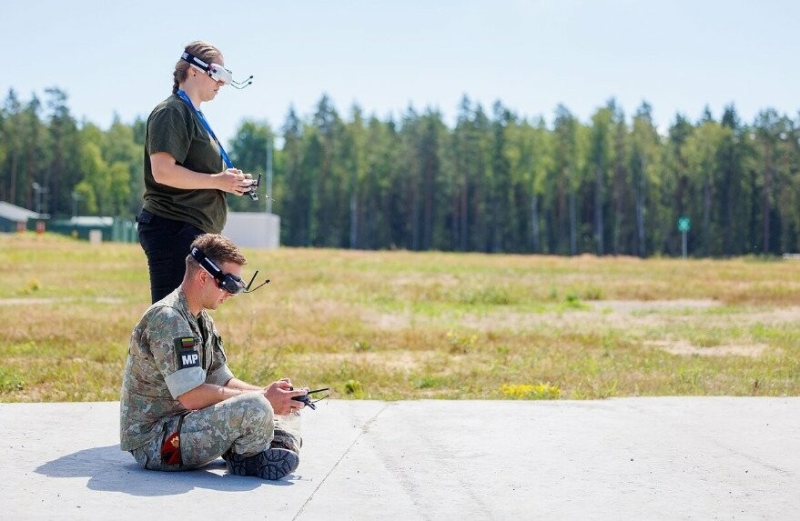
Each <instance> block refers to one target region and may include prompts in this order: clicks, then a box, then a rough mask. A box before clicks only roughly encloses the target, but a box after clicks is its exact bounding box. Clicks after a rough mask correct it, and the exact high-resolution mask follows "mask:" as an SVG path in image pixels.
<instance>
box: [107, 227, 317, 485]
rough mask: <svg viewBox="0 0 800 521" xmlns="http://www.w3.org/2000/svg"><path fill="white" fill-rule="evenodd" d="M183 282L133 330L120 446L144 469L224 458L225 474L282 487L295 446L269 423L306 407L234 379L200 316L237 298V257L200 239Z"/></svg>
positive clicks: (229, 246)
mask: <svg viewBox="0 0 800 521" xmlns="http://www.w3.org/2000/svg"><path fill="white" fill-rule="evenodd" d="M190 251H191V253H190V254H189V255H188V256H187V257H186V273H185V275H184V278H183V282H182V283H181V285H180V286H178V288H177V289H175V290H174V291H173V292H172V293H170V294H169V295H168V296H166V297H164V298H163V299H162V300H160V301H158V302H156V303H155V304H153V305H152V306H150V308H149V309H148V310H147V311H146V312H145V313H144V315H143V316H142V318H141V319H140V320H139V323H138V324H136V327H135V328H134V330H133V333H132V335H131V340H130V345H129V347H128V362H127V365H126V367H125V374H124V377H123V382H122V394H121V398H120V448H121V449H122V450H125V451H130V453H131V454H132V455H133V457H134V458H135V459H136V461H137V462H138V463H139V465H141V466H142V467H144V468H146V469H151V470H165V471H180V470H188V469H195V468H198V467H201V466H203V465H205V464H207V463H209V462H211V461H212V460H214V459H216V458H218V457H220V456H222V457H223V458H224V459H225V461H226V464H227V467H228V470H229V471H230V472H231V473H232V474H237V475H242V476H258V477H260V478H262V479H270V480H275V479H280V478H282V477H284V476H286V475H287V474H290V473H291V472H294V470H295V469H296V468H297V465H298V464H299V462H300V460H299V449H300V445H301V440H300V439H299V437H296V436H295V435H294V434H293V433H291V432H288V431H284V430H282V429H280V424H279V423H278V424H277V428H276V421H278V420H276V418H275V415H276V414H277V415H284V414H290V413H293V412H294V411H295V410H299V409H300V408H302V407H304V406H305V404H304V403H303V402H299V401H296V400H293V399H292V398H293V397H295V396H304V395H306V394H307V389H302V390H293V388H292V384H291V382H290V381H289V380H288V379H286V378H284V379H282V380H278V381H276V382H273V383H271V384H270V385H269V386H267V387H257V386H255V385H251V384H248V383H245V382H243V381H241V380H238V379H237V378H236V377H234V375H233V373H231V371H230V369H228V366H227V364H226V356H225V350H224V349H223V346H222V339H221V338H220V336H219V335H218V334H217V330H216V328H215V327H214V322H213V321H212V320H211V317H210V316H209V315H208V313H207V312H206V310H207V309H216V308H217V307H218V306H219V305H220V304H222V303H223V302H225V300H226V299H227V298H228V297H230V296H231V295H235V294H237V293H240V292H241V291H243V290H244V289H245V288H244V284H243V282H242V280H241V271H242V266H243V265H244V264H245V263H246V262H247V261H246V259H245V257H244V255H243V254H242V252H241V251H240V250H239V248H238V247H236V245H235V244H233V243H232V242H231V241H230V240H229V239H227V238H226V237H223V236H221V235H216V234H207V235H201V236H200V237H198V238H197V239H195V241H194V242H193V243H192V245H191V250H190Z"/></svg>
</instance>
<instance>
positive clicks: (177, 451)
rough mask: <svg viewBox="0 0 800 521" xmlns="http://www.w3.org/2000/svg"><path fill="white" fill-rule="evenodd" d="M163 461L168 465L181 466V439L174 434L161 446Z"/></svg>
mask: <svg viewBox="0 0 800 521" xmlns="http://www.w3.org/2000/svg"><path fill="white" fill-rule="evenodd" d="M161 461H163V462H164V463H166V464H167V465H180V463H181V438H180V436H178V433H177V432H173V433H172V435H170V437H169V438H167V439H166V440H165V441H164V444H163V445H162V446H161Z"/></svg>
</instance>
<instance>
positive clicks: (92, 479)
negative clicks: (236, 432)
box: [36, 445, 292, 496]
mask: <svg viewBox="0 0 800 521" xmlns="http://www.w3.org/2000/svg"><path fill="white" fill-rule="evenodd" d="M36 472H37V473H38V474H42V475H45V476H47V477H51V478H78V477H88V478H89V482H88V483H87V487H88V488H89V489H90V490H96V491H102V492H122V493H124V494H130V495H132V496H171V495H180V494H185V493H187V492H189V491H191V490H194V489H197V488H202V489H209V490H218V491H230V492H241V491H248V490H253V489H256V488H259V487H261V486H264V485H272V486H279V487H285V486H291V485H292V482H291V481H265V480H262V479H258V478H250V477H241V476H230V475H228V474H227V472H226V470H225V462H224V461H223V460H222V459H218V460H216V461H213V462H211V463H210V464H208V465H207V466H205V467H203V468H202V469H198V470H192V471H186V472H159V471H153V470H145V469H143V468H141V467H140V466H139V465H138V464H137V463H136V462H135V461H134V460H133V457H132V456H130V455H129V454H127V453H125V452H122V451H121V450H120V448H119V445H109V446H107V447H92V448H89V449H84V450H80V451H78V452H74V453H72V454H67V455H66V456H62V457H60V458H58V459H56V460H53V461H50V462H47V463H45V464H44V465H41V466H39V467H37V468H36Z"/></svg>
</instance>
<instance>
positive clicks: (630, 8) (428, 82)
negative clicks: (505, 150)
mask: <svg viewBox="0 0 800 521" xmlns="http://www.w3.org/2000/svg"><path fill="white" fill-rule="evenodd" d="M0 20H2V21H3V29H2V31H0V43H2V48H3V49H5V50H6V52H5V53H4V57H3V62H2V63H3V68H2V71H1V72H0V94H1V95H2V98H3V100H5V98H6V95H7V93H8V90H9V89H10V88H13V89H14V90H15V91H16V92H17V94H18V95H19V96H20V97H21V98H22V99H23V100H24V101H28V100H29V99H30V98H31V96H32V94H34V93H35V94H36V95H38V96H40V97H44V89H45V88H47V87H52V86H56V87H60V88H61V89H63V90H65V91H66V92H67V94H68V106H69V107H70V109H71V111H72V114H73V116H75V117H76V118H77V119H78V120H79V121H89V122H92V123H95V124H97V125H99V126H100V127H102V128H107V127H108V125H109V123H110V122H111V121H112V118H113V116H114V115H115V114H117V115H118V116H119V117H120V118H121V119H122V120H123V121H124V122H126V123H128V122H131V121H133V119H134V118H136V117H137V116H141V117H146V116H147V114H148V113H149V112H150V110H151V109H152V107H153V106H154V105H155V104H156V103H158V102H159V101H161V100H162V99H163V98H165V97H166V96H167V95H169V93H170V90H171V87H172V79H171V73H172V70H173V67H174V64H175V62H176V60H177V59H178V57H179V55H180V52H181V50H182V49H183V46H184V45H185V44H186V43H188V42H189V41H191V40H195V39H205V40H208V41H210V42H211V43H213V44H215V45H217V46H218V47H219V48H220V49H221V50H222V52H223V54H224V55H225V60H226V65H227V66H228V68H230V69H232V70H233V72H234V78H238V79H241V78H244V77H246V76H248V75H250V74H252V75H254V77H255V79H254V83H253V85H252V86H251V87H248V88H247V89H245V90H242V91H236V90H234V89H232V88H230V87H228V88H225V89H223V91H222V92H221V93H220V95H219V96H218V97H217V99H216V100H215V101H213V102H211V103H207V104H204V106H203V110H204V112H205V114H206V116H207V117H208V119H209V121H210V122H211V126H212V127H213V128H214V130H215V131H216V133H217V134H218V135H219V136H220V138H221V139H222V140H223V142H225V143H227V142H228V140H229V139H230V138H231V137H232V136H233V134H234V132H235V130H236V128H237V126H238V125H239V123H240V122H241V121H242V120H243V119H253V120H257V121H262V122H263V121H266V122H268V123H269V124H270V125H271V126H272V127H273V128H276V129H279V128H280V127H281V126H282V125H283V123H284V121H285V117H286V114H287V112H288V110H289V108H290V107H294V109H295V111H296V112H297V114H298V115H299V116H300V117H301V118H306V117H309V116H310V115H311V114H312V113H313V111H314V107H315V105H316V104H317V102H318V101H319V99H320V98H321V97H322V95H323V94H327V95H328V96H330V98H331V99H332V101H333V103H334V105H335V107H336V108H337V110H338V112H339V113H340V115H342V117H344V118H349V114H350V111H351V108H352V106H353V104H355V103H357V104H358V105H359V106H360V107H361V108H362V109H363V110H364V112H365V113H366V114H367V115H372V114H374V115H376V116H378V117H379V118H381V119H384V120H385V119H387V118H388V117H391V116H394V117H399V116H400V115H402V114H403V113H404V112H405V111H406V110H407V109H408V107H413V108H414V109H415V110H417V111H418V112H422V111H424V110H425V109H426V108H429V107H430V108H435V109H438V110H440V111H441V112H442V113H443V115H444V118H445V121H446V122H447V123H448V125H452V123H453V121H454V118H455V115H456V112H457V108H458V105H459V102H460V100H461V98H462V96H464V95H467V96H469V97H470V99H472V100H473V101H475V102H480V103H481V104H482V105H483V107H484V109H485V110H486V111H487V112H491V107H492V104H493V103H494V102H495V101H496V100H500V101H501V102H502V103H503V104H504V105H505V106H506V107H508V108H510V109H512V110H513V111H515V112H516V113H517V114H518V115H520V116H522V117H527V118H536V117H539V116H541V117H543V118H544V119H545V121H547V122H548V123H549V122H551V121H552V117H553V113H554V111H555V109H556V106H557V105H558V104H559V103H561V104H563V105H564V106H566V107H567V108H568V109H569V110H570V111H572V113H573V114H574V115H575V116H577V117H578V118H579V119H581V120H582V121H584V122H588V121H589V119H590V117H591V115H592V114H593V113H594V111H596V110H597V109H598V108H599V107H601V106H603V105H605V103H606V101H607V100H608V99H610V98H611V97H614V98H616V99H617V102H618V104H619V105H620V106H621V107H622V108H623V110H624V111H625V113H626V115H628V116H629V117H630V115H632V114H633V113H634V112H635V111H636V109H637V108H638V107H639V106H640V105H641V103H642V102H643V101H647V102H648V103H650V105H651V106H652V107H653V114H654V116H655V120H656V124H657V125H659V126H660V127H662V128H666V127H668V126H669V125H670V123H671V122H672V121H674V118H675V115H676V114H678V113H681V114H683V115H685V116H686V117H688V118H689V119H690V120H692V121H695V120H697V119H699V118H700V117H701V115H702V112H703V110H704V108H705V107H706V106H708V107H709V108H710V110H711V112H712V114H714V116H715V117H717V118H719V116H720V115H721V113H722V110H723V109H724V107H725V106H726V105H728V104H731V103H734V104H735V106H736V108H737V110H738V111H739V114H740V116H741V119H742V120H743V122H745V123H751V122H752V121H753V120H754V118H755V116H756V115H757V114H758V112H759V111H761V110H764V109H766V108H774V109H776V110H777V111H778V112H779V113H781V114H786V115H788V116H790V117H792V118H795V119H796V118H797V116H798V109H800V72H798V67H797V63H796V62H797V59H798V56H800V37H798V35H797V24H798V21H800V2H796V1H782V0H760V1H758V0H752V1H742V0H705V1H704V0H694V1H690V0H669V1H663V0H661V1H655V0H491V1H489V0H474V1H470V0H461V1H457V0H439V1H435V0H427V1H425V0H403V1H399V0H398V1H394V2H389V1H381V0H362V1H354V0H349V1H348V0H342V1H335V0H294V1H287V2H275V1H270V0H263V1H260V2H259V1H252V2H245V1H240V0H226V1H213V2H212V1H209V0H195V1H191V2H184V3H177V2H166V1H160V2H156V1H152V0H139V1H136V2H132V1H119V2H114V1H108V0H71V1H69V2H56V1H55V0H53V1H43V0H26V1H21V0H4V1H3V2H2V6H0Z"/></svg>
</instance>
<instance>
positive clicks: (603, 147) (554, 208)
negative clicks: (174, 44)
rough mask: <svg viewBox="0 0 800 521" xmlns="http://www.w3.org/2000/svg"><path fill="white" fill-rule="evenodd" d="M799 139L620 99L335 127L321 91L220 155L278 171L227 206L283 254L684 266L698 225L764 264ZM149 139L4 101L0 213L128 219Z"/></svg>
mask: <svg viewBox="0 0 800 521" xmlns="http://www.w3.org/2000/svg"><path fill="white" fill-rule="evenodd" d="M797 127H798V122H797V120H794V119H792V117H791V116H789V115H786V114H780V113H778V112H777V111H776V110H773V109H765V110H763V111H761V112H760V113H759V114H758V115H757V117H756V118H755V120H754V121H752V122H743V121H741V120H740V118H739V116H738V114H737V111H736V108H735V106H734V105H729V106H727V107H726V108H725V110H724V113H723V115H722V117H721V119H719V120H716V119H715V118H714V117H713V116H712V114H711V112H710V111H708V110H706V113H705V114H704V115H703V116H702V117H701V118H700V119H699V120H698V121H690V120H688V119H687V118H686V117H684V116H682V115H681V114H676V116H675V118H674V120H673V122H672V123H671V124H670V126H669V127H668V128H667V129H666V130H665V131H661V132H659V130H658V128H657V127H656V125H655V124H654V122H653V117H652V107H651V106H650V105H649V104H647V103H642V104H641V106H639V107H638V108H637V109H636V111H635V112H634V114H633V115H631V116H628V115H626V114H625V113H624V111H623V110H622V108H621V107H619V106H618V104H617V103H616V101H615V100H614V99H610V100H608V101H607V102H606V103H605V105H604V106H602V107H601V108H599V109H598V110H597V111H596V112H595V113H594V114H593V115H592V116H591V118H590V120H589V121H580V120H579V119H578V118H577V117H575V116H574V115H573V114H572V113H571V112H570V110H569V108H568V107H566V106H563V105H559V106H558V107H557V108H556V110H555V115H554V118H553V123H552V124H551V125H547V124H546V123H545V121H544V119H543V118H523V117H520V116H518V115H517V114H516V113H515V111H514V110H513V109H512V108H510V107H507V106H505V105H504V104H503V103H502V102H501V101H499V100H498V101H496V102H495V103H494V104H493V105H492V106H491V107H490V108H489V109H487V108H485V107H483V106H482V105H481V104H480V103H475V102H472V101H471V100H470V99H469V97H467V96H464V97H463V99H462V100H461V103H460V105H459V112H458V114H457V118H456V122H455V124H454V125H452V126H448V125H447V124H446V123H445V118H444V117H443V116H442V114H441V113H440V112H439V111H438V110H436V109H432V108H427V109H424V110H422V111H417V110H415V109H414V108H412V107H409V108H408V109H407V110H406V111H405V112H404V113H403V114H402V116H401V117H399V118H396V119H395V118H392V117H389V118H385V119H380V118H378V117H376V116H374V115H367V114H365V113H364V111H363V110H362V109H361V108H360V107H359V106H358V105H357V104H356V105H353V106H352V107H351V108H350V109H349V110H348V112H347V114H346V115H345V116H342V115H341V114H340V112H339V111H338V110H337V108H336V107H335V106H334V104H333V103H332V101H331V99H330V98H329V97H328V96H326V95H323V96H322V97H321V98H320V100H319V102H318V103H317V105H316V107H315V109H314V111H313V113H312V114H310V115H308V116H300V115H298V114H297V113H296V112H295V111H294V110H290V111H289V113H288V115H287V117H286V119H285V121H284V123H283V125H282V126H281V127H280V128H279V129H275V128H272V127H270V125H269V124H267V123H266V122H261V121H258V120H243V121H242V122H241V124H240V125H239V127H238V129H237V131H236V133H235V135H234V138H233V139H232V140H231V142H229V143H224V145H225V148H226V150H227V151H228V153H229V154H230V156H231V158H232V159H233V162H234V164H235V165H236V166H237V167H238V168H241V169H242V170H245V171H247V172H252V173H254V174H258V173H262V174H263V173H265V172H266V171H267V170H268V169H270V170H271V171H272V172H273V178H272V184H271V186H272V197H271V198H270V199H267V201H264V199H265V198H263V197H262V200H261V201H260V202H259V203H254V202H252V201H251V200H250V199H249V198H230V199H229V202H230V206H231V208H232V210H234V211H265V207H264V205H265V204H267V205H269V206H270V207H271V210H272V211H273V212H274V213H276V214H278V215H279V216H280V217H281V244H283V245H286V246H305V247H330V248H351V249H367V250H370V249H377V250H380V249H407V250H412V251H424V250H439V251H473V252H497V253H499V252H505V253H537V254H556V255H578V254H584V253H591V254H596V255H633V256H639V257H652V256H679V255H681V253H682V240H683V237H682V233H681V231H679V230H678V226H677V222H678V220H679V219H681V218H688V219H689V222H690V223H691V228H690V231H689V232H688V233H687V235H686V239H687V246H688V252H689V254H690V255H692V256H696V257H732V256H740V255H766V256H771V255H780V254H784V253H791V252H797V251H800V190H799V188H800V183H798V175H800V174H799V171H800V130H798V128H797ZM144 131H145V122H144V120H143V119H141V118H137V119H136V120H134V121H133V122H132V123H130V124H129V123H125V122H122V121H120V120H119V118H116V119H115V120H114V122H113V123H112V124H111V125H110V127H109V128H108V129H107V130H104V129H101V128H100V127H99V126H97V125H95V124H93V123H92V122H89V121H80V122H79V121H77V120H76V119H75V118H74V117H73V116H72V114H71V112H70V108H69V103H68V97H67V94H66V93H65V92H64V91H62V90H61V89H59V88H56V87H54V88H49V89H46V90H45V99H40V98H39V97H37V96H36V95H35V94H34V95H32V96H31V97H30V99H24V98H22V97H20V95H19V94H18V93H17V92H15V91H14V90H13V89H11V90H9V91H8V93H7V95H6V98H5V100H4V102H3V104H2V107H0V200H3V201H7V202H10V203H12V204H17V205H20V206H24V207H27V208H30V209H34V210H36V211H40V212H41V213H46V214H49V215H50V216H51V217H69V216H70V215H103V216H119V217H123V218H126V219H133V216H134V215H135V214H136V213H137V212H138V210H139V208H140V205H141V194H142V191H143V179H142V161H143V141H144ZM276 143H277V146H274V144H276ZM273 150H274V153H270V154H268V151H273ZM268 162H269V163H270V165H269V166H268ZM262 194H263V190H262Z"/></svg>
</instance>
